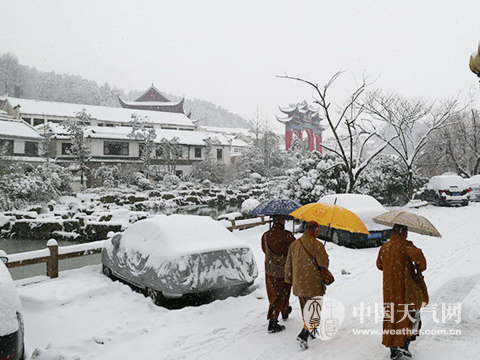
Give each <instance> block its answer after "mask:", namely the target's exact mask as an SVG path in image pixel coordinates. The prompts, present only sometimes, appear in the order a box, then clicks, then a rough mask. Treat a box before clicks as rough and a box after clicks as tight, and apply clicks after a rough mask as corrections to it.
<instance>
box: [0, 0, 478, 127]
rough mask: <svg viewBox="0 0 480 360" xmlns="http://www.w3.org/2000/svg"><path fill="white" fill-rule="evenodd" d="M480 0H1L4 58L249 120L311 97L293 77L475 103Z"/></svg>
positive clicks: (0, 45) (341, 92)
mask: <svg viewBox="0 0 480 360" xmlns="http://www.w3.org/2000/svg"><path fill="white" fill-rule="evenodd" d="M479 14H480V1H479V0H470V1H460V0H459V1H440V0H436V1H434V0H428V1H426V0H423V1H418V0H417V1H405V0H403V1H387V0H382V1H380V0H379V1H363V0H351V1H336V2H335V1H319V0H317V1H300V0H297V1H280V0H275V1H261V0H257V1H245V0H244V1H236V2H233V1H225V0H223V1H208V0H201V1H200V0H197V1H172V0H169V1H158V0H157V1H140V0H136V1H131V0H130V1H123V0H115V1H103V0H102V1H99V0H96V1H86V0H81V1H80V0H79V1H69V0H42V1H37V0H31V1H22V0H11V1H10V0H0V34H1V40H0V53H3V52H11V53H13V54H15V55H16V56H17V57H18V58H19V60H20V62H21V63H22V64H25V65H30V66H35V67H36V68H38V69H40V70H44V71H52V70H54V71H55V72H60V73H63V72H65V73H72V74H78V75H81V76H83V77H86V78H88V79H93V80H96V81H98V82H100V83H103V82H108V83H110V84H112V85H117V86H119V87H121V88H124V89H126V90H132V89H146V88H147V87H148V86H149V85H150V84H151V83H152V82H153V83H155V85H156V86H157V87H158V88H160V89H161V90H164V91H166V92H169V93H174V94H178V95H185V96H187V97H190V98H192V97H197V98H202V99H207V100H210V101H213V102H215V103H217V104H219V105H222V106H224V107H226V108H227V109H229V110H231V111H233V112H236V113H238V114H240V115H242V116H244V117H245V118H250V117H251V116H252V115H253V113H254V111H255V107H256V106H257V105H258V106H259V107H260V109H261V110H262V111H263V112H264V113H265V114H266V115H267V116H268V117H269V118H271V119H273V118H274V116H275V114H279V112H278V108H277V106H278V105H286V104H288V103H293V102H298V101H300V100H302V99H304V98H306V99H307V100H311V95H312V94H311V91H310V90H309V89H308V88H306V87H305V86H304V85H300V84H298V83H295V82H292V81H287V80H281V79H277V78H276V77H275V75H277V74H284V73H288V74H289V75H299V76H303V77H306V78H308V79H312V80H315V81H317V82H319V83H324V82H325V81H326V80H327V79H328V78H329V77H330V76H331V75H332V74H333V73H335V72H336V71H337V70H340V69H343V70H347V71H348V72H347V73H345V75H344V81H342V82H340V83H339V84H338V90H337V91H335V92H334V93H333V95H334V97H335V99H334V100H337V101H341V100H342V95H344V94H345V91H346V90H347V89H348V86H349V85H351V83H352V81H353V80H354V79H355V78H357V79H360V78H361V77H362V74H363V73H364V72H365V73H366V74H367V75H368V76H369V77H370V78H371V79H372V80H375V84H374V86H375V87H381V88H384V89H388V90H394V91H397V92H399V93H401V94H403V95H406V96H412V97H416V96H422V97H426V98H438V97H447V96H456V95H458V94H460V96H465V97H466V96H467V95H468V93H469V92H472V91H476V93H475V94H476V95H477V96H478V97H480V92H479V88H478V84H477V81H476V79H475V77H474V76H473V74H472V73H470V71H469V69H468V58H469V55H470V54H471V53H472V52H473V51H474V50H475V49H476V46H477V43H478V41H479V40H480V20H479Z"/></svg>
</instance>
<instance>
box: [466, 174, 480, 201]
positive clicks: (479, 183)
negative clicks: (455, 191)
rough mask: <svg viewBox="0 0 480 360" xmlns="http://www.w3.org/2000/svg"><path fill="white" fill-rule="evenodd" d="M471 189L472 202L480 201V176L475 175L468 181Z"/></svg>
mask: <svg viewBox="0 0 480 360" xmlns="http://www.w3.org/2000/svg"><path fill="white" fill-rule="evenodd" d="M466 181H467V183H468V185H469V186H470V189H472V191H471V192H470V201H480V175H474V176H472V177H471V178H469V179H466Z"/></svg>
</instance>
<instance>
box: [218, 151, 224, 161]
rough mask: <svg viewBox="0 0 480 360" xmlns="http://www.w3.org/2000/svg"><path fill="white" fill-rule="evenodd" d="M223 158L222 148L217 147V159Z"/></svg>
mask: <svg viewBox="0 0 480 360" xmlns="http://www.w3.org/2000/svg"><path fill="white" fill-rule="evenodd" d="M222 159H223V149H217V160H222Z"/></svg>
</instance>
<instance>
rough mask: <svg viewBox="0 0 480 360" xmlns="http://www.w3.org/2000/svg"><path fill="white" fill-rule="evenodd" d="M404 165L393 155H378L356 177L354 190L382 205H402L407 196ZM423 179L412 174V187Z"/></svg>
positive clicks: (420, 183)
mask: <svg viewBox="0 0 480 360" xmlns="http://www.w3.org/2000/svg"><path fill="white" fill-rule="evenodd" d="M405 174H406V167H405V165H404V164H403V163H402V161H401V160H400V159H399V158H398V157H397V156H394V155H379V156H377V157H376V158H375V159H374V160H373V161H372V163H371V164H370V166H369V167H367V168H366V169H365V170H364V171H363V172H362V174H361V176H360V178H359V179H358V184H357V187H356V192H358V193H361V194H367V195H370V196H373V197H374V198H375V199H377V200H378V201H380V202H381V203H382V204H384V205H404V204H406V203H407V202H408V201H409V199H408V196H407V176H406V175H405ZM424 182H425V181H424V180H422V179H421V178H419V177H418V176H414V178H413V185H414V188H419V187H420V186H422V185H423V184H424Z"/></svg>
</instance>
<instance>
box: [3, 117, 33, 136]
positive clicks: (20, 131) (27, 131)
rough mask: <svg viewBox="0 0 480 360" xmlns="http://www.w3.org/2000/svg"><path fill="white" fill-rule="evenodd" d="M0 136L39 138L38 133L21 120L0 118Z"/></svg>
mask: <svg viewBox="0 0 480 360" xmlns="http://www.w3.org/2000/svg"><path fill="white" fill-rule="evenodd" d="M0 137H16V138H28V139H36V140H41V139H42V137H41V136H40V134H39V133H38V132H37V131H36V130H35V129H34V128H33V127H32V126H30V125H28V124H27V123H25V122H24V121H23V120H9V119H1V118H0Z"/></svg>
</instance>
